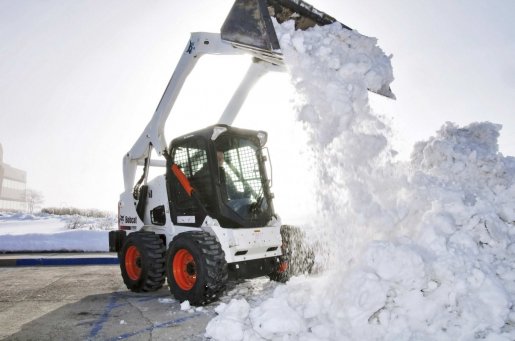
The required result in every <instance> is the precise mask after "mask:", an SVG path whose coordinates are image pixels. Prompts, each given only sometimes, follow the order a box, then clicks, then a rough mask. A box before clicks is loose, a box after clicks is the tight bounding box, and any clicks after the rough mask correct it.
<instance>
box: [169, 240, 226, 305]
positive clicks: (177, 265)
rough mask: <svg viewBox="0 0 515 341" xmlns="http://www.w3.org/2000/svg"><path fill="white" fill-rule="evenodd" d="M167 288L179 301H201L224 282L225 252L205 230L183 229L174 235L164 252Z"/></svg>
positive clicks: (212, 298)
mask: <svg viewBox="0 0 515 341" xmlns="http://www.w3.org/2000/svg"><path fill="white" fill-rule="evenodd" d="M166 274H167V279H168V285H169V286H170V292H171V293H172V295H173V296H174V297H175V298H176V299H178V300H179V301H181V302H182V301H186V300H188V301H189V302H190V304H192V305H204V304H207V303H210V302H212V301H215V300H217V299H218V297H220V295H222V293H223V292H224V290H225V288H226V285H227V278H228V273H227V262H226V261H225V253H224V251H223V250H222V247H221V245H220V243H218V241H217V240H216V238H215V237H213V236H211V235H210V234H209V233H207V232H203V231H194V232H184V233H180V234H179V235H177V236H175V237H174V239H173V240H172V242H171V243H170V247H169V248H168V252H167V253H166Z"/></svg>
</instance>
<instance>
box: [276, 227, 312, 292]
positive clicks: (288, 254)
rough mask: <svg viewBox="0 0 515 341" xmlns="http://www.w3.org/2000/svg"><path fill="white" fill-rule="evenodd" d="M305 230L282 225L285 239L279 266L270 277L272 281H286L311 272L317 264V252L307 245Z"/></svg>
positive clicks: (282, 233)
mask: <svg viewBox="0 0 515 341" xmlns="http://www.w3.org/2000/svg"><path fill="white" fill-rule="evenodd" d="M305 237H306V236H305V234H304V232H303V231H302V230H301V229H299V228H298V227H295V226H290V225H283V226H281V238H282V241H283V245H282V253H283V255H282V256H280V257H279V261H280V263H279V267H278V269H277V270H276V271H274V272H272V273H271V274H270V275H269V277H270V279H271V280H272V281H276V282H281V283H285V282H287V281H288V280H289V279H290V277H292V276H297V275H301V274H309V273H311V270H312V269H313V265H314V264H315V253H314V252H313V249H312V248H310V247H309V246H307V245H306V242H305Z"/></svg>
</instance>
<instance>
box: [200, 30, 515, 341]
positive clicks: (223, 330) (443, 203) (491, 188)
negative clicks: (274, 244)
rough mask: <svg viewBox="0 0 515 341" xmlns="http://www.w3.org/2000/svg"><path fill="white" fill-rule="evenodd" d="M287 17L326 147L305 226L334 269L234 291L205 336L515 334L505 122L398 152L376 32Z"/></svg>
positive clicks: (297, 70)
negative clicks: (301, 26)
mask: <svg viewBox="0 0 515 341" xmlns="http://www.w3.org/2000/svg"><path fill="white" fill-rule="evenodd" d="M276 29H277V31H278V33H279V37H280V43H281V47H282V50H283V53H284V55H285V61H286V63H287V65H288V67H289V71H290V74H291V79H292V82H293V83H294V85H295V86H296V89H297V92H298V94H299V96H300V98H301V103H300V104H299V109H298V117H297V118H298V120H299V121H300V122H302V124H303V125H304V127H305V130H306V132H307V135H308V138H309V141H310V146H309V147H310V148H311V149H312V151H313V155H316V158H313V160H312V163H314V164H315V166H314V169H313V172H314V174H316V179H317V184H316V186H315V187H316V188H317V189H318V193H317V195H316V198H315V200H313V202H314V204H318V212H317V214H316V216H313V217H312V219H311V224H308V225H307V226H304V228H305V230H306V232H307V233H308V234H309V235H310V238H318V239H319V243H318V244H319V245H324V246H325V248H326V249H325V250H324V252H319V253H318V255H321V254H323V255H326V256H327V257H324V259H323V260H322V265H323V266H324V267H325V271H323V272H320V273H318V274H316V275H312V276H310V277H306V278H305V277H298V278H293V279H292V280H290V281H289V282H288V283H287V284H286V285H278V286H277V287H276V288H275V289H274V290H273V291H271V292H270V293H269V294H268V295H267V294H265V295H264V296H262V297H260V299H259V300H257V301H256V300H254V301H250V302H249V301H248V300H247V299H246V298H245V297H242V298H235V299H233V300H231V301H230V302H229V303H223V304H221V305H220V306H219V307H218V308H217V309H216V312H217V313H218V316H217V317H216V318H214V319H213V320H212V321H210V323H209V325H208V326H207V329H206V336H208V337H211V338H213V339H216V340H379V339H380V340H473V339H486V340H515V328H514V326H515V311H514V307H513V300H514V298H515V269H514V266H515V228H514V225H515V184H514V177H515V159H514V158H513V157H504V156H503V155H502V154H500V153H499V152H498V146H497V139H498V137H499V131H500V129H501V127H500V126H499V125H496V124H492V123H488V122H483V123H472V124H470V125H468V126H465V127H458V126H456V125H454V124H451V123H446V124H445V125H444V126H443V127H442V128H441V130H439V131H438V132H437V133H436V136H434V137H431V138H429V139H428V140H426V141H423V142H420V143H418V144H417V145H415V147H414V150H413V154H412V158H411V161H410V162H408V163H400V162H395V161H394V158H393V157H392V155H394V154H395V153H393V152H392V151H391V150H390V147H389V136H390V134H391V132H390V130H389V127H388V124H387V123H386V122H384V121H383V120H381V119H380V118H379V117H377V116H376V115H375V114H374V113H373V112H372V111H371V110H370V108H369V105H368V93H367V88H368V89H371V90H377V89H378V88H380V87H381V86H382V85H383V84H388V83H389V82H390V81H391V80H392V79H393V78H392V73H391V66H390V64H389V60H388V58H387V57H386V56H384V54H383V53H382V51H381V50H380V49H379V48H378V47H377V46H376V41H375V40H374V39H372V38H368V37H363V36H361V35H359V34H357V33H356V32H349V31H345V30H342V29H341V28H340V27H339V26H338V25H337V24H334V25H328V26H325V27H316V28H313V29H310V30H308V31H305V32H296V31H294V30H293V27H292V23H285V24H282V25H281V26H277V25H276ZM342 41H343V42H344V43H343V44H342V43H341V42H342ZM421 119H423V118H421ZM308 164H309V162H308Z"/></svg>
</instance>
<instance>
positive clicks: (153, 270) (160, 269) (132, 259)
mask: <svg viewBox="0 0 515 341" xmlns="http://www.w3.org/2000/svg"><path fill="white" fill-rule="evenodd" d="M165 253H166V249H165V247H164V244H163V242H162V241H161V239H160V238H159V236H158V235H156V234H155V233H153V232H133V233H130V234H129V235H128V236H127V238H125V241H124V243H123V247H122V249H121V250H120V253H119V255H118V258H119V260H120V269H121V271H122V277H123V282H124V283H125V285H126V286H127V288H128V289H129V290H131V291H134V292H141V291H155V290H158V289H159V288H161V287H162V286H163V283H164V280H165Z"/></svg>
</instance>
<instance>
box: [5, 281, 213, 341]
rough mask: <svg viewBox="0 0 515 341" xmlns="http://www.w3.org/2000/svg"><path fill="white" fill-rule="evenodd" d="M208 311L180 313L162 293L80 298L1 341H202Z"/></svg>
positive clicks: (128, 293)
mask: <svg viewBox="0 0 515 341" xmlns="http://www.w3.org/2000/svg"><path fill="white" fill-rule="evenodd" d="M214 315H215V313H214V312H213V308H209V307H207V308H198V309H190V310H187V311H181V308H180V304H179V302H178V301H176V300H174V299H173V298H172V297H171V296H170V292H169V291H168V290H167V289H165V288H162V289H160V290H158V291H156V292H153V293H142V294H138V293H132V292H128V291H127V292H124V291H117V292H113V293H105V294H98V295H89V296H85V297H84V298H82V299H81V300H79V301H77V302H75V303H69V304H66V305H63V306H61V307H60V308H57V309H56V310H53V311H51V312H49V313H47V314H45V315H43V316H41V317H39V318H37V319H35V320H32V321H31V322H28V323H26V324H24V325H23V326H22V327H21V330H20V331H19V332H17V333H15V334H13V335H10V336H7V338H6V340H24V341H25V340H202V339H204V337H203V335H204V331H205V327H206V325H207V323H208V322H209V320H210V319H211V318H213V316H214Z"/></svg>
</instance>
